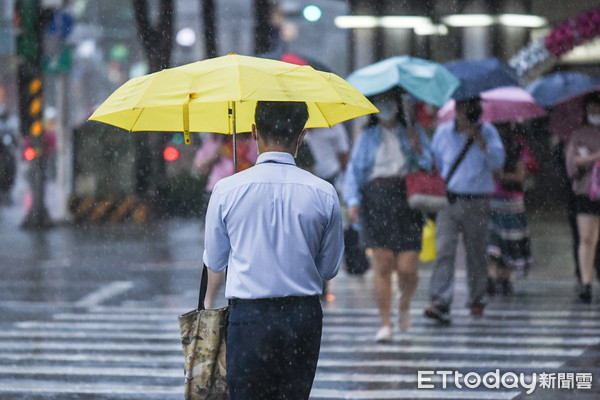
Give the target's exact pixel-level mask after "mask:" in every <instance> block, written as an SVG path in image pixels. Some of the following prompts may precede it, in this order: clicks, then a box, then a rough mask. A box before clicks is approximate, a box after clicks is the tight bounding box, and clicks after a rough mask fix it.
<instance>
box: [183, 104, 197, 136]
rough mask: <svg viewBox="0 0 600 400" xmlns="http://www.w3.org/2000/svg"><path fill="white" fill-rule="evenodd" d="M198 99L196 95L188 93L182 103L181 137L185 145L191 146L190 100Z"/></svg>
mask: <svg viewBox="0 0 600 400" xmlns="http://www.w3.org/2000/svg"><path fill="white" fill-rule="evenodd" d="M197 97H198V94H197V93H190V94H189V95H188V97H187V98H186V99H185V102H184V103H183V137H184V139H185V144H191V143H192V140H191V139H190V100H191V99H195V98H197Z"/></svg>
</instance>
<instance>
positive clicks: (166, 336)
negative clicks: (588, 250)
mask: <svg viewBox="0 0 600 400" xmlns="http://www.w3.org/2000/svg"><path fill="white" fill-rule="evenodd" d="M534 333H536V332H535V331H533V330H532V332H531V334H529V335H527V336H526V337H506V335H505V334H504V333H502V334H498V335H487V336H481V334H472V335H468V336H465V335H460V336H455V335H424V334H419V333H411V332H408V333H401V334H400V333H398V334H397V336H396V337H395V340H396V341H400V342H405V341H410V342H411V344H412V343H415V342H427V343H430V342H435V341H438V342H441V343H463V344H466V343H469V344H474V343H478V344H493V343H498V344H515V345H539V346H548V345H558V346H593V345H595V344H598V343H600V338H599V337H598V336H597V335H594V336H585V337H563V336H544V335H535V336H534V335H533V334H534ZM0 338H12V339H24V338H27V339H33V338H43V339H49V338H52V339H92V338H93V339H113V340H120V339H139V338H140V334H139V333H135V332H119V331H115V332H113V331H108V332H104V331H102V332H99V331H90V332H78V331H65V330H63V329H60V328H59V329H57V330H48V329H46V330H44V331H43V332H35V331H33V332H31V333H24V332H23V331H20V330H12V331H0ZM143 338H144V340H162V341H174V340H177V341H178V340H179V332H177V333H175V332H173V333H146V334H144V335H143ZM329 342H336V343H339V342H359V343H360V342H370V343H374V340H373V335H372V334H366V335H365V334H357V333H356V332H355V331H354V330H353V329H352V328H351V327H349V328H348V332H347V333H331V334H326V335H323V338H322V343H323V344H325V343H329Z"/></svg>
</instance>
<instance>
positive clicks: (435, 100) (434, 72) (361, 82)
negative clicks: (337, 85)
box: [346, 56, 460, 107]
mask: <svg viewBox="0 0 600 400" xmlns="http://www.w3.org/2000/svg"><path fill="white" fill-rule="evenodd" d="M346 79H347V80H348V82H350V83H351V84H352V85H354V86H355V87H356V88H357V89H358V90H359V91H360V92H361V93H362V94H364V95H365V96H373V95H376V94H378V93H383V92H385V91H387V90H389V89H392V88H393V87H396V86H400V87H402V88H403V89H405V90H406V91H407V92H408V93H410V94H411V95H413V96H415V97H417V98H418V99H420V100H423V101H425V102H427V103H431V104H434V105H436V106H438V107H441V106H442V105H443V104H444V103H445V102H446V100H448V99H449V98H450V96H451V95H452V93H453V92H454V91H455V90H456V88H457V87H458V85H459V84H460V82H459V81H458V79H457V78H456V77H455V76H454V75H452V74H451V73H450V72H449V71H448V70H447V69H446V68H445V67H444V66H443V65H441V64H438V63H436V62H433V61H428V60H423V59H421V58H416V57H410V56H397V57H391V58H388V59H385V60H382V61H379V62H376V63H375V64H371V65H368V66H366V67H363V68H360V69H358V70H356V71H354V72H353V73H351V74H350V75H348V77H347V78H346Z"/></svg>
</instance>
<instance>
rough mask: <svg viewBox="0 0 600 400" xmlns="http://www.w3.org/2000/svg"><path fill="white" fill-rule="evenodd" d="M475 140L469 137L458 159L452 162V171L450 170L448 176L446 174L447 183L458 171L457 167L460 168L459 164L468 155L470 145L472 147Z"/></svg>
mask: <svg viewBox="0 0 600 400" xmlns="http://www.w3.org/2000/svg"><path fill="white" fill-rule="evenodd" d="M473 142H474V140H473V138H469V139H467V142H466V143H465V145H464V146H463V148H462V150H461V151H460V153H459V155H458V157H456V160H454V164H452V166H451V167H450V171H449V172H448V176H446V178H445V181H446V183H449V182H450V178H452V175H454V173H455V172H456V169H457V168H458V166H459V164H460V163H461V162H462V160H463V159H464V158H465V156H466V155H467V151H469V147H471V145H472V144H473Z"/></svg>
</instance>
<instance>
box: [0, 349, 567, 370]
mask: <svg viewBox="0 0 600 400" xmlns="http://www.w3.org/2000/svg"><path fill="white" fill-rule="evenodd" d="M0 360H7V361H37V362H39V361H60V362H61V364H64V363H66V362H71V363H76V362H97V363H126V364H128V365H131V364H146V365H147V364H148V363H159V364H160V365H166V364H172V365H176V366H178V367H179V366H180V367H182V368H183V353H182V354H181V355H177V356H175V355H161V356H160V357H157V356H156V355H152V356H137V355H120V354H118V353H116V354H115V353H102V354H94V353H89V354H66V353H58V354H56V353H39V352H35V353H23V352H12V353H10V352H3V353H2V357H1V358H0ZM562 364H563V363H562V362H558V361H541V360H538V361H520V360H517V359H514V358H513V359H511V360H510V361H506V360H499V359H492V360H485V361H476V360H464V359H463V360H461V359H453V358H444V359H437V360H435V365H436V367H437V368H448V367H452V368H473V369H482V368H489V367H490V365H492V366H494V367H495V368H501V369H509V368H510V369H557V368H559V367H560V366H561V365H562ZM318 366H319V367H321V368H330V367H336V368H351V367H392V368H413V369H418V368H431V366H432V361H431V360H408V359H407V360H353V359H329V358H325V357H321V358H319V363H318Z"/></svg>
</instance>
